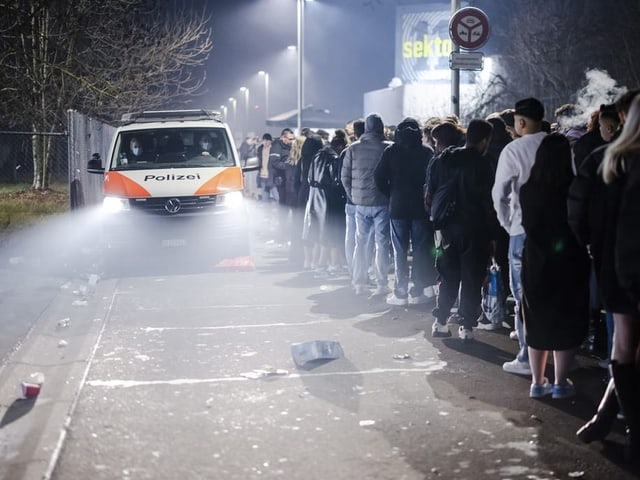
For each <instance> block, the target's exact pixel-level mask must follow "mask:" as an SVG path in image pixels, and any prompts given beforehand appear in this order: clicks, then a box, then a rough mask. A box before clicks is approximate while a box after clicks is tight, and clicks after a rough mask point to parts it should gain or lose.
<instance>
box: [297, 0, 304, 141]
mask: <svg viewBox="0 0 640 480" xmlns="http://www.w3.org/2000/svg"><path fill="white" fill-rule="evenodd" d="M303 19H304V0H298V17H297V23H298V117H297V120H298V122H297V124H298V131H297V134H298V135H300V132H302V109H303V108H304V104H303V99H304V97H303V90H302V89H303V83H304V82H303V76H302V75H303V73H304V71H303V68H302V60H303V56H302V53H303V49H304V46H303V38H304V34H303V29H304V25H303V24H304V22H303Z"/></svg>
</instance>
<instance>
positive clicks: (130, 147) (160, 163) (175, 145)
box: [110, 128, 235, 170]
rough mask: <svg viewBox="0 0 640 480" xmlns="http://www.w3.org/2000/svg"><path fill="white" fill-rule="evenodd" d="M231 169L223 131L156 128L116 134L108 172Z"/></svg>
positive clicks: (230, 153)
mask: <svg viewBox="0 0 640 480" xmlns="http://www.w3.org/2000/svg"><path fill="white" fill-rule="evenodd" d="M233 166H235V162H234V156H233V151H232V149H231V145H230V143H229V139H228V136H227V134H226V131H225V130H224V129H223V128H157V129H144V130H129V131H126V132H120V133H119V134H118V138H117V139H116V146H115V149H114V153H113V157H112V158H111V166H110V170H144V169H152V168H165V167H171V168H177V167H179V168H197V167H233Z"/></svg>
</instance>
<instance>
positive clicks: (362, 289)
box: [353, 285, 369, 295]
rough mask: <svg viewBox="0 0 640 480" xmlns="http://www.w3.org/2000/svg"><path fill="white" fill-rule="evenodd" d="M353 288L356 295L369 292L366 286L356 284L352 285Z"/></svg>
mask: <svg viewBox="0 0 640 480" xmlns="http://www.w3.org/2000/svg"><path fill="white" fill-rule="evenodd" d="M353 289H354V290H355V292H356V295H368V294H369V289H368V288H367V287H365V286H364V285H356V286H354V287H353Z"/></svg>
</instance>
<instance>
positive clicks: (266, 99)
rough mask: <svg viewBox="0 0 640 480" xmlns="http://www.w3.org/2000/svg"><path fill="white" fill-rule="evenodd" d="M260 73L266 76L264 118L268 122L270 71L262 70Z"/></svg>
mask: <svg viewBox="0 0 640 480" xmlns="http://www.w3.org/2000/svg"><path fill="white" fill-rule="evenodd" d="M258 75H260V76H262V77H264V119H265V123H266V121H267V119H268V118H269V73H267V72H265V71H264V70H260V71H259V72H258Z"/></svg>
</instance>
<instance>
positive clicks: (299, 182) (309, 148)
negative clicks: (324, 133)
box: [296, 135, 322, 208]
mask: <svg viewBox="0 0 640 480" xmlns="http://www.w3.org/2000/svg"><path fill="white" fill-rule="evenodd" d="M321 148H322V138H320V136H319V135H311V136H309V138H307V139H306V140H305V141H304V143H303V144H302V151H301V152H300V161H299V162H298V163H297V164H296V191H297V197H298V205H299V206H301V207H303V208H304V207H305V205H306V204H307V198H308V197H309V167H310V166H311V161H312V160H313V157H314V156H315V154H316V153H318V150H320V149H321Z"/></svg>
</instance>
